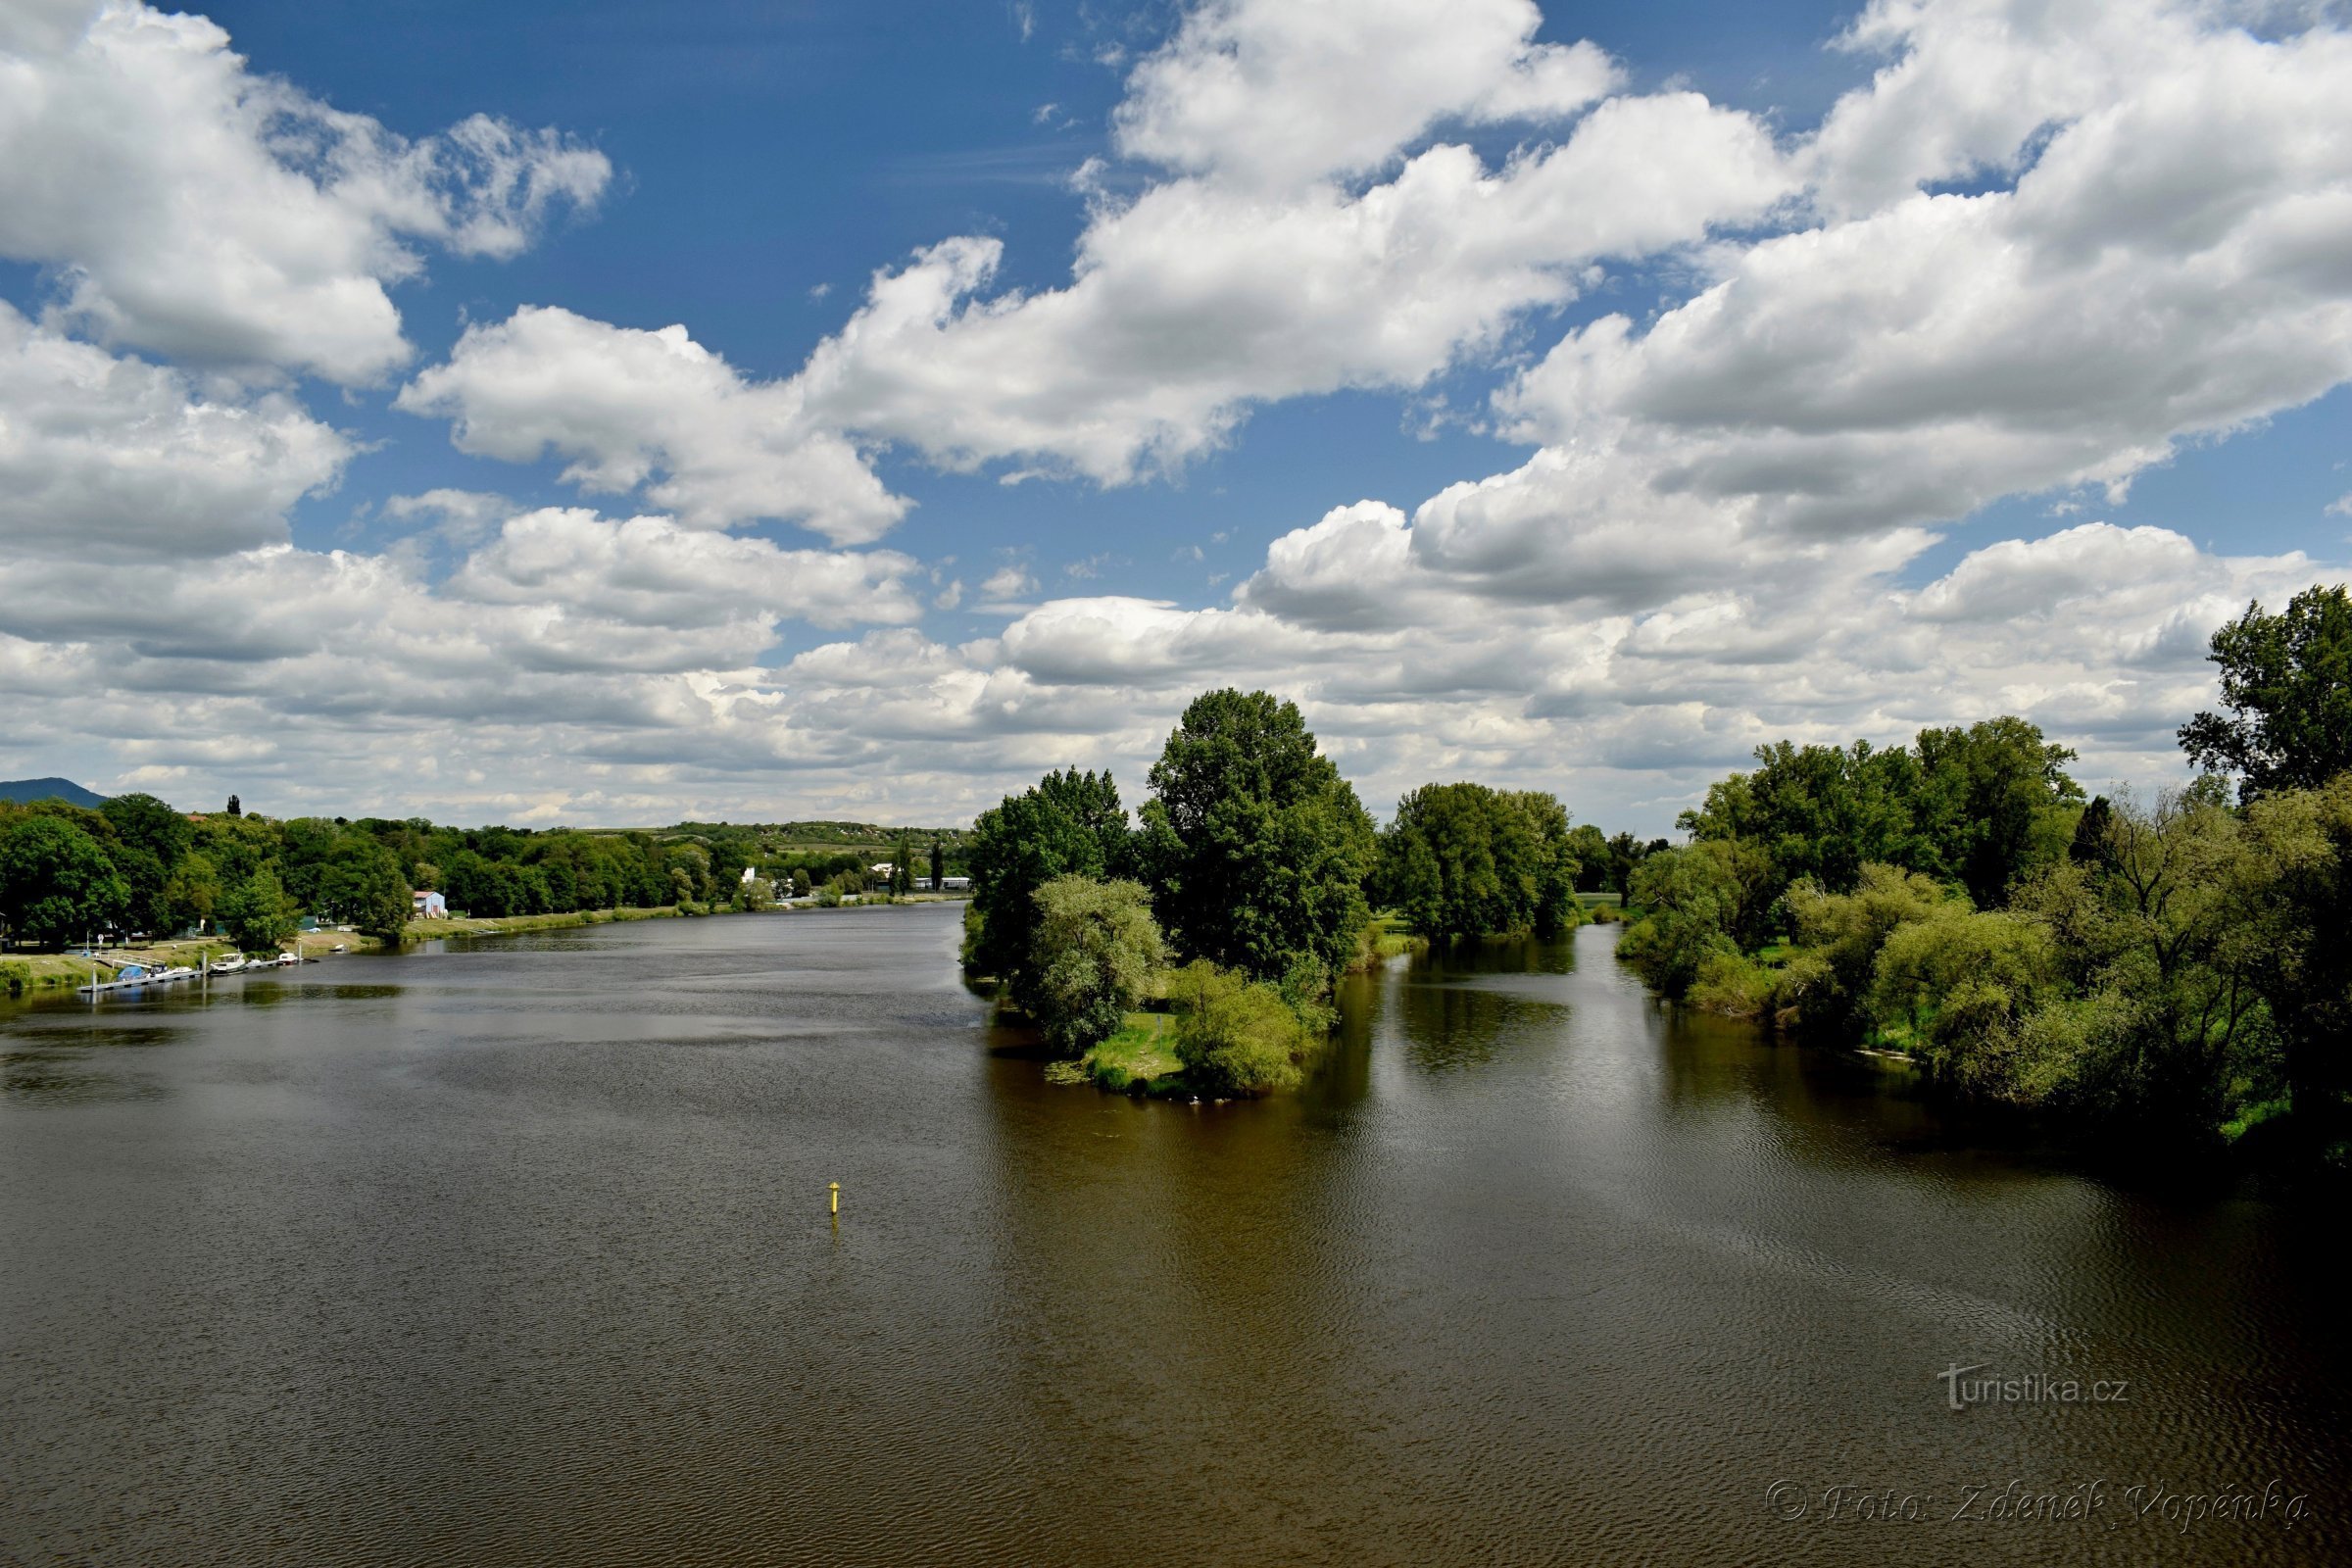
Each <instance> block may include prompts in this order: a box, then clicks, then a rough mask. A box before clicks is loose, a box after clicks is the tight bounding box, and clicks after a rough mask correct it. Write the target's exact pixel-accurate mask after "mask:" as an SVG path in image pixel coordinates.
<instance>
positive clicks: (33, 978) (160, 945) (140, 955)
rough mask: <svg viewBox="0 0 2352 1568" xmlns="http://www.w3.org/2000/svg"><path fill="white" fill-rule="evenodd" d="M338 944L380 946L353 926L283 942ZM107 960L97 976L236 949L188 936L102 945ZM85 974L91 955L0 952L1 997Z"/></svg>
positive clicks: (82, 980) (309, 952)
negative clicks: (0, 954) (114, 969)
mask: <svg viewBox="0 0 2352 1568" xmlns="http://www.w3.org/2000/svg"><path fill="white" fill-rule="evenodd" d="M337 943H341V944H342V945H343V947H344V949H345V950H346V951H347V952H351V953H365V952H367V951H368V950H370V949H373V948H380V947H382V946H383V944H382V943H381V942H378V941H377V940H376V939H375V938H373V937H364V936H361V935H360V934H359V933H358V932H356V931H305V932H303V933H302V935H301V936H300V938H298V939H297V940H295V941H292V942H288V943H287V944H286V951H288V952H300V953H302V954H303V955H304V956H308V957H319V958H322V957H325V956H328V955H329V954H330V953H332V952H333V951H334V947H335V944H337ZM103 951H104V952H105V954H106V957H107V962H106V963H105V964H102V965H100V966H99V969H98V977H99V978H100V979H102V980H103V979H109V978H111V977H112V976H111V968H112V966H113V965H117V964H123V963H143V964H146V965H147V966H148V967H150V968H171V967H172V966H174V965H177V964H185V965H187V966H188V967H189V968H194V967H196V966H197V965H198V964H200V963H204V962H206V961H208V960H210V959H215V958H225V957H227V956H229V955H230V954H232V953H234V952H236V951H237V950H236V949H235V948H233V947H231V946H230V945H229V943H228V940H227V939H226V938H225V937H191V938H189V939H188V940H186V941H172V942H147V943H141V944H139V945H138V946H135V947H128V948H107V949H105V950H103ZM89 978H90V960H89V959H87V958H83V957H78V956H75V955H73V954H72V953H12V954H9V955H8V956H5V957H0V997H23V996H31V995H33V994H34V993H36V992H42V991H70V990H72V989H73V987H75V986H78V985H85V984H87V983H88V981H89Z"/></svg>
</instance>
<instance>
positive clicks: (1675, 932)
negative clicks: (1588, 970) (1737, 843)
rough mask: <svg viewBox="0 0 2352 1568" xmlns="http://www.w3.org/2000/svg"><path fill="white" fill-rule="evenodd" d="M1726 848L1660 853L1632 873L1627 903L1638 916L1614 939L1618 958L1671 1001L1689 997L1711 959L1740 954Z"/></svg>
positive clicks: (1735, 887) (1735, 886)
mask: <svg viewBox="0 0 2352 1568" xmlns="http://www.w3.org/2000/svg"><path fill="white" fill-rule="evenodd" d="M1727 849H1728V846H1722V845H1717V844H1711V843H1707V844H1693V845H1691V846H1689V847H1688V848H1685V849H1679V850H1661V851H1659V852H1658V853H1657V854H1655V855H1650V856H1645V857H1644V858H1642V864H1641V865H1640V867H1639V868H1637V869H1636V870H1635V872H1634V876H1633V891H1632V894H1631V895H1630V897H1629V899H1628V903H1629V904H1631V905H1632V906H1634V907H1638V908H1640V909H1641V910H1642V917H1641V918H1640V919H1639V920H1637V921H1635V922H1634V924H1633V925H1632V926H1631V927H1630V928H1628V929H1627V931H1626V933H1625V935H1624V936H1622V937H1620V938H1619V939H1618V942H1617V956H1619V957H1621V958H1623V959H1625V961H1626V962H1628V963H1631V964H1632V965H1633V966H1634V968H1635V969H1636V970H1637V971H1639V972H1640V974H1641V975H1642V979H1643V980H1644V981H1645V982H1647V983H1648V985H1649V987H1650V989H1651V990H1653V991H1655V992H1657V993H1658V994H1659V995H1660V996H1663V997H1665V998H1667V999H1668V1000H1670V1001H1675V1002H1679V1001H1681V1000H1682V999H1683V998H1684V997H1685V996H1687V995H1688V994H1689V993H1690V990H1691V983H1692V982H1693V981H1695V980H1696V979H1697V978H1698V973H1699V968H1700V966H1701V965H1702V964H1703V963H1704V962H1705V960H1706V959H1707V958H1708V956H1711V955H1715V954H1733V955H1737V954H1738V952H1739V951H1740V949H1739V945H1738V944H1737V943H1735V942H1734V941H1733V940H1732V935H1731V934H1732V931H1733V930H1734V929H1735V928H1736V926H1737V925H1738V923H1739V918H1740V903H1741V892H1740V878H1739V876H1738V874H1737V873H1736V872H1735V870H1734V869H1733V866H1732V863H1731V858H1730V856H1729V855H1728V854H1727V853H1725V851H1726V850H1727Z"/></svg>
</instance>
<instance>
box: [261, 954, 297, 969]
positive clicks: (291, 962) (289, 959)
mask: <svg viewBox="0 0 2352 1568" xmlns="http://www.w3.org/2000/svg"><path fill="white" fill-rule="evenodd" d="M262 962H263V963H265V964H270V963H271V962H272V960H270V959H269V958H264V959H263V960H262ZM300 962H302V955H301V954H299V953H281V954H279V955H278V956H277V957H276V959H275V960H274V965H275V967H277V968H280V969H290V968H292V967H294V966H295V965H296V964H298V963H300Z"/></svg>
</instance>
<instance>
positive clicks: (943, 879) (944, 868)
mask: <svg viewBox="0 0 2352 1568" xmlns="http://www.w3.org/2000/svg"><path fill="white" fill-rule="evenodd" d="M947 886H948V858H947V856H946V854H945V853H943V852H942V851H941V849H940V847H939V840H937V839H933V840H932V841H931V891H932V892H934V893H943V892H945V891H946V890H947Z"/></svg>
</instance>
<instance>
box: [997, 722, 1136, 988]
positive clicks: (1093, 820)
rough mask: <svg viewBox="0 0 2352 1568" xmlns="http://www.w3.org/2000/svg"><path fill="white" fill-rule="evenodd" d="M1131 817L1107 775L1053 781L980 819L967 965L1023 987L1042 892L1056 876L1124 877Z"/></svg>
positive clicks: (1059, 776)
mask: <svg viewBox="0 0 2352 1568" xmlns="http://www.w3.org/2000/svg"><path fill="white" fill-rule="evenodd" d="M1128 841H1129V833H1128V828H1127V811H1126V809H1125V808H1124V807H1122V806H1121V805H1120V804H1119V791H1118V786H1117V785H1115V784H1113V783H1112V782H1111V778H1110V775H1109V774H1108V773H1107V772H1104V773H1082V772H1080V771H1078V769H1076V768H1071V769H1069V770H1068V771H1066V772H1055V773H1048V774H1047V775H1046V776H1045V777H1044V778H1042V779H1040V780H1038V781H1037V783H1036V784H1035V785H1034V786H1033V787H1031V788H1030V789H1027V790H1024V791H1022V792H1021V793H1020V794H1018V795H1007V796H1005V800H1004V802H1003V804H1001V805H999V806H996V807H992V808H991V809H988V810H985V811H982V812H981V813H980V817H979V820H978V821H976V822H975V823H974V824H973V826H972V837H971V844H970V849H969V851H968V856H969V860H970V864H971V871H972V908H973V911H974V915H975V918H976V927H975V936H974V939H973V941H972V943H971V944H970V946H969V949H968V951H966V953H965V955H964V963H965V965H966V967H968V968H969V969H970V970H971V971H972V972H973V973H975V974H984V975H993V976H995V977H996V978H998V979H1000V980H1003V981H1005V983H1006V984H1007V985H1011V986H1014V987H1015V989H1017V987H1018V982H1019V980H1020V977H1021V971H1022V970H1023V968H1024V967H1025V966H1026V965H1027V964H1028V962H1029V957H1030V952H1031V950H1032V949H1033V948H1034V947H1035V945H1036V939H1037V890H1038V889H1039V888H1042V887H1044V886H1045V885H1046V884H1047V883H1048V882H1051V881H1053V880H1054V878H1055V877H1057V876H1087V877H1095V878H1098V879H1100V878H1107V877H1117V876H1122V875H1125V874H1126V872H1127V869H1128V867H1129V866H1130V864H1131V863H1132V856H1131V852H1130V847H1129V842H1128Z"/></svg>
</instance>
